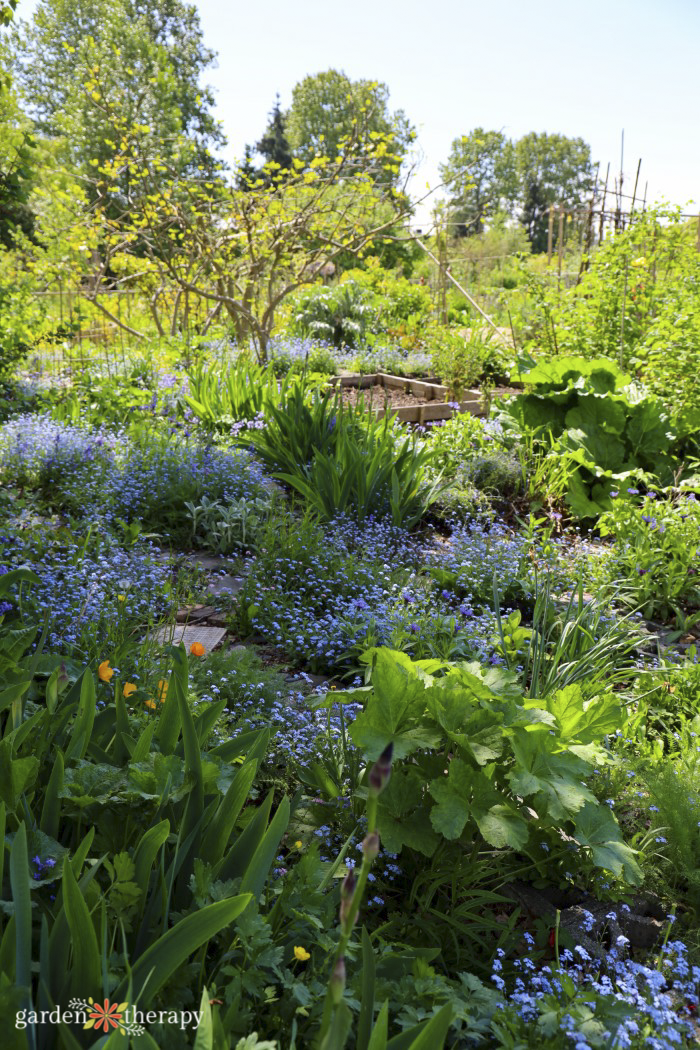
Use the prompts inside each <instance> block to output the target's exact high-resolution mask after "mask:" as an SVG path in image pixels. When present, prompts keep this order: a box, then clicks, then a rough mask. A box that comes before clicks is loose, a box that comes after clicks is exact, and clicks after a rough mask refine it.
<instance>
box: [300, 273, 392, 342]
mask: <svg viewBox="0 0 700 1050" xmlns="http://www.w3.org/2000/svg"><path fill="white" fill-rule="evenodd" d="M376 312H377V311H376V304H375V297H374V296H373V294H372V292H371V291H370V290H369V289H368V288H364V287H362V286H361V285H359V284H358V283H357V282H356V281H345V282H343V283H342V284H338V285H336V286H334V287H318V286H317V287H314V288H311V289H309V290H308V291H306V292H303V293H302V294H301V295H300V296H299V297H298V299H297V301H296V309H295V313H294V317H293V322H292V331H293V333H294V334H298V335H303V336H311V337H312V338H313V339H321V340H323V341H324V342H327V343H330V344H332V345H333V346H335V347H337V348H338V349H340V348H341V347H344V346H347V347H358V346H360V345H361V344H362V342H363V341H364V338H365V335H366V333H367V332H368V331H369V330H370V329H371V328H373V327H374V320H375V318H376Z"/></svg>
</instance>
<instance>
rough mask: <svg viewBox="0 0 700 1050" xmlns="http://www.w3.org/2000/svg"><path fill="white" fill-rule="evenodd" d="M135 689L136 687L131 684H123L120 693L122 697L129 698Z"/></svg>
mask: <svg viewBox="0 0 700 1050" xmlns="http://www.w3.org/2000/svg"><path fill="white" fill-rule="evenodd" d="M137 688H138V686H135V685H134V683H133V682H124V688H123V689H122V693H123V695H124V696H131V694H132V693H135V692H136V690H137Z"/></svg>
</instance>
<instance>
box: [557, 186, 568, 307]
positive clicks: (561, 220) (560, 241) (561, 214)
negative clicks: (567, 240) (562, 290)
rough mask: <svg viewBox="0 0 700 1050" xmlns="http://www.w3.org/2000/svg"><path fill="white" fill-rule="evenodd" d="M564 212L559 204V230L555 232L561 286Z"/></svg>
mask: <svg viewBox="0 0 700 1050" xmlns="http://www.w3.org/2000/svg"><path fill="white" fill-rule="evenodd" d="M565 216H566V212H565V211H564V209H563V208H562V206H561V205H559V231H558V234H557V248H558V249H559V286H560V287H561V257H562V254H563V251H564V218H565Z"/></svg>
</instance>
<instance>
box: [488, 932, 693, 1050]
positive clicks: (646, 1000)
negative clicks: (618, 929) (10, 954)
mask: <svg viewBox="0 0 700 1050" xmlns="http://www.w3.org/2000/svg"><path fill="white" fill-rule="evenodd" d="M525 938H526V941H527V943H528V947H529V948H531V947H532V946H533V945H534V940H533V938H532V936H531V935H530V934H525ZM627 944H628V942H627V938H626V937H624V936H619V937H618V938H617V943H616V945H615V946H613V947H612V948H611V949H610V950H609V951H608V953H607V957H606V960H605V963H604V964H601V963H600V962H598V961H595V960H592V959H591V958H590V956H589V954H588V952H587V951H586V950H585V948H583V947H582V946H581V945H577V946H576V947H575V948H574V949H573V951H570V950H569V949H565V950H564V951H562V952H561V955H560V968H556V967H550V966H547V965H544V966H539V967H538V966H537V965H536V964H535V962H534V961H533V960H532V959H531V958H529V957H528V956H524V957H523V958H521V959H517V960H516V961H515V963H514V966H515V968H516V971H519V976H517V977H516V978H515V984H514V987H513V990H512V991H508V990H506V980H505V979H504V977H503V976H502V971H503V962H504V952H503V950H502V949H499V950H498V952H497V955H496V959H495V960H494V963H493V973H492V976H491V981H492V983H493V984H494V985H495V986H496V987H497V988H498V989H499V990H500V991H502V992H504V994H505V995H506V1003H505V1009H504V1010H503V1013H502V1016H501V1018H500V1019H499V1021H498V1023H497V1027H498V1028H506V1030H507V1031H508V1032H509V1034H510V1033H513V1034H515V1033H516V1032H517V1033H520V1034H526V1033H527V1035H528V1041H527V1042H525V1043H519V1044H518V1045H520V1046H528V1047H534V1046H539V1045H542V1043H545V1042H546V1045H548V1046H549V1045H551V1046H554V1045H556V1046H559V1045H561V1046H562V1047H571V1048H572V1050H595V1048H598V1047H614V1048H615V1050H627V1048H632V1047H635V1048H636V1047H650V1048H651V1050H668V1048H670V1047H674V1046H686V1045H688V1043H689V1042H695V1041H696V1038H697V1025H696V1017H697V1011H698V992H699V990H700V968H699V967H697V966H691V965H690V963H689V961H688V952H687V948H686V946H685V945H684V944H683V942H682V941H679V940H675V941H669V942H668V943H667V944H665V945H664V946H663V948H662V950H661V954H660V957H659V960H658V965H657V966H656V967H651V966H649V965H646V964H645V963H640V962H636V961H635V960H634V959H631V958H628V957H627V951H626V949H627ZM555 1034H559V1035H560V1037H561V1038H562V1042H561V1044H560V1043H559V1042H556V1043H555V1042H551V1043H550V1042H548V1041H546V1040H548V1039H552V1038H553V1037H554V1036H555ZM538 1040H540V1042H538ZM508 1045H509V1046H510V1045H515V1043H510V1042H509V1043H508Z"/></svg>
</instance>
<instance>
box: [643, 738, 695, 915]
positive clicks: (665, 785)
mask: <svg viewBox="0 0 700 1050" xmlns="http://www.w3.org/2000/svg"><path fill="white" fill-rule="evenodd" d="M697 724H698V723H697V720H696V721H695V722H693V723H692V725H694V726H697ZM696 739H697V738H696V736H695V733H693V735H692V737H691V736H689V735H688V734H686V738H685V741H684V745H683V746H682V747H681V749H680V751H677V752H676V753H675V754H674V756H673V766H670V765H669V764H668V763H667V762H663V761H660V762H659V761H657V762H646V763H640V764H639V765H638V766H637V769H638V777H639V780H640V783H639V784H638V787H644V788H646V791H647V792H648V803H649V804H650V806H651V807H652V808H651V819H652V831H653V836H652V835H651V834H650V835H649V840H650V841H649V847H648V849H647V851H646V852H647V853H648V854H649V856H648V860H649V861H650V862H651V863H652V864H653V879H654V882H655V883H656V886H657V888H658V889H660V890H661V891H662V892H663V893H664V894H668V895H669V896H670V897H671V899H673V900H674V901H678V902H679V903H682V906H683V909H684V910H686V909H687V911H688V912H689V913H690V914H689V915H688V918H689V920H690V921H691V923H692V925H695V924H696V923H697V919H698V916H700V844H699V842H698V826H699V825H700V803H699V801H698V799H699V796H700V768H699V767H698V760H697V745H696ZM691 916H692V918H691Z"/></svg>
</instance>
